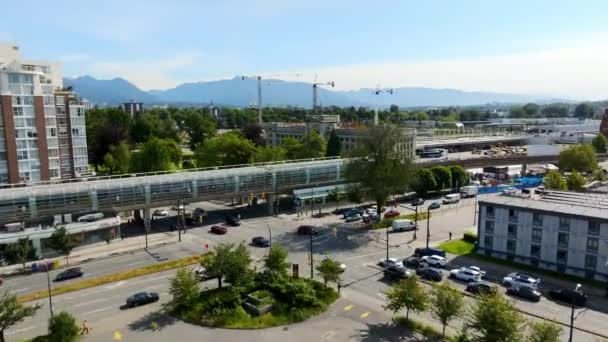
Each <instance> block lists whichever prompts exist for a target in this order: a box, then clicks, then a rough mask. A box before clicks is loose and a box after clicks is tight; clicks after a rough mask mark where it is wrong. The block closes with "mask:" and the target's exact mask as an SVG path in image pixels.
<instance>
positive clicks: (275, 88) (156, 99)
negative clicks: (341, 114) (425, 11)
mask: <svg viewBox="0 0 608 342" xmlns="http://www.w3.org/2000/svg"><path fill="white" fill-rule="evenodd" d="M63 81H64V86H66V87H67V86H71V87H72V88H73V89H74V91H75V92H76V93H77V94H79V95H80V96H81V97H84V98H86V99H88V100H89V101H91V102H92V103H94V104H98V105H117V104H120V103H123V102H130V101H136V102H144V103H146V104H209V103H214V104H218V105H225V106H234V107H244V106H248V105H256V104H257V80H254V79H245V80H242V79H241V78H240V77H235V78H233V79H227V80H218V81H209V82H195V83H184V84H180V85H178V86H177V87H175V88H171V89H166V90H151V91H143V90H141V89H139V88H137V87H136V86H135V85H133V84H132V83H130V82H129V81H127V80H125V79H122V78H114V79H111V80H101V79H96V78H93V77H91V76H81V77H78V78H65V79H64V80H63ZM393 90H394V91H393V94H392V95H390V94H386V93H383V94H382V95H380V96H377V95H374V90H373V89H359V90H354V91H338V90H333V89H331V88H326V87H319V88H318V101H319V105H323V106H329V105H335V106H340V107H346V106H376V105H377V106H381V107H388V106H390V105H391V104H396V105H398V106H399V107H440V106H473V105H482V104H488V103H525V102H548V101H563V100H559V99H552V98H549V97H546V96H538V95H525V94H509V93H493V92H479V91H473V92H469V91H462V90H457V89H434V88H422V87H403V88H395V89H393ZM262 94H263V97H262V104H263V105H264V106H295V107H304V108H311V107H312V85H311V84H310V83H304V82H291V81H282V80H263V81H262Z"/></svg>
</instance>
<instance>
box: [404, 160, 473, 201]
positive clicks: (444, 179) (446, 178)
mask: <svg viewBox="0 0 608 342" xmlns="http://www.w3.org/2000/svg"><path fill="white" fill-rule="evenodd" d="M469 181H470V178H469V174H468V173H467V171H466V170H465V169H464V168H463V167H462V166H460V165H453V166H435V167H432V168H421V169H418V170H417V171H416V173H415V177H414V182H412V184H411V187H412V189H413V190H414V191H416V193H417V194H418V195H420V196H426V194H427V193H429V192H431V191H441V190H444V189H459V188H460V187H461V186H465V185H467V184H469Z"/></svg>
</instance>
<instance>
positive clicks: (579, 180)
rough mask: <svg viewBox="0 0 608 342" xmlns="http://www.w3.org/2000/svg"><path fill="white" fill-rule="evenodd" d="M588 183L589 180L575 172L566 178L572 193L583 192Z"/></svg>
mask: <svg viewBox="0 0 608 342" xmlns="http://www.w3.org/2000/svg"><path fill="white" fill-rule="evenodd" d="M586 183H587V180H586V179H585V177H583V175H581V174H580V173H578V172H576V171H573V172H572V173H570V174H569V175H568V177H566V184H567V185H568V190H570V191H581V190H583V185H585V184H586Z"/></svg>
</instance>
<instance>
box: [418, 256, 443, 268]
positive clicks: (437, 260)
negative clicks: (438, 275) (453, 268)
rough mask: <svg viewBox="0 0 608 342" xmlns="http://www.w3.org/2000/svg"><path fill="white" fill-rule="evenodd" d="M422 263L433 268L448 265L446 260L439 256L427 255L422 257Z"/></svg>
mask: <svg viewBox="0 0 608 342" xmlns="http://www.w3.org/2000/svg"><path fill="white" fill-rule="evenodd" d="M422 263H423V264H427V265H430V266H435V267H443V266H445V265H446V264H447V263H448V259H446V258H444V257H442V256H439V255H427V256H423V257H422Z"/></svg>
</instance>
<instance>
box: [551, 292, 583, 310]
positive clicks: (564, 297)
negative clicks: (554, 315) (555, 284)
mask: <svg viewBox="0 0 608 342" xmlns="http://www.w3.org/2000/svg"><path fill="white" fill-rule="evenodd" d="M549 298H551V299H554V300H559V301H560V302H564V303H567V304H570V305H572V303H574V305H576V306H585V303H587V295H586V294H585V293H583V292H581V291H574V290H568V289H556V290H551V291H549Z"/></svg>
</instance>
